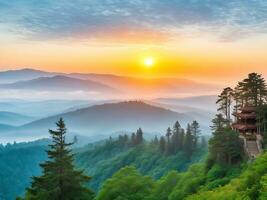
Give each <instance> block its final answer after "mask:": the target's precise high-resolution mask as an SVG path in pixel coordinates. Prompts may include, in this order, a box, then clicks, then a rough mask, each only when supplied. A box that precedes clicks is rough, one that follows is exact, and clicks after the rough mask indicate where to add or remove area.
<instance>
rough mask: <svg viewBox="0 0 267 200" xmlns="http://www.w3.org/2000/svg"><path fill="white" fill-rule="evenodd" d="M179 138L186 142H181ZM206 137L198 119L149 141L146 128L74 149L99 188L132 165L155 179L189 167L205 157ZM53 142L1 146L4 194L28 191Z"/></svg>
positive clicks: (0, 184) (77, 160)
mask: <svg viewBox="0 0 267 200" xmlns="http://www.w3.org/2000/svg"><path fill="white" fill-rule="evenodd" d="M189 127H191V128H192V129H191V128H190V129H189ZM177 138H180V139H181V140H183V141H185V143H177V142H176V141H178V140H177ZM194 141H195V142H197V144H196V143H195V142H194ZM206 141H207V138H205V137H202V136H201V135H200V132H199V125H198V123H197V122H196V121H194V122H193V123H191V124H190V125H188V129H187V130H184V129H183V128H182V127H181V126H180V124H179V123H178V122H176V123H175V125H174V127H173V128H168V129H167V131H166V133H164V134H163V136H162V137H159V138H158V137H155V138H154V139H153V140H151V141H145V139H144V134H143V131H142V130H141V129H138V130H137V131H136V133H133V134H132V135H120V136H119V137H116V138H109V139H108V140H106V141H102V142H97V143H95V144H89V145H87V146H85V147H82V148H77V149H74V153H75V164H76V166H77V168H79V169H84V170H85V172H86V174H88V175H90V176H92V179H91V180H90V182H89V185H88V186H89V187H90V188H92V189H93V190H95V191H96V192H97V191H98V190H99V188H100V187H101V185H102V184H103V182H104V181H106V180H107V179H108V178H110V177H111V176H112V175H113V174H114V173H116V172H117V171H118V170H120V169H121V168H123V167H126V166H128V165H131V166H133V167H135V168H137V169H138V170H139V171H140V172H141V173H142V174H143V175H149V176H151V177H153V178H155V179H159V178H160V177H161V176H163V175H165V174H167V173H168V172H169V171H170V170H177V171H185V170H187V168H188V167H189V166H190V165H191V164H192V163H195V162H199V161H200V160H202V159H203V158H204V157H205V155H206V152H207V142H206ZM49 143H50V141H49V140H40V141H35V142H30V143H18V144H8V145H7V146H1V147H0V174H1V177H5V178H4V179H1V181H0V188H1V190H0V196H1V198H3V199H8V200H9V199H10V200H11V199H12V200H13V199H14V198H15V197H17V196H21V195H23V194H24V192H25V188H26V187H28V186H29V185H30V182H31V177H32V176H38V175H40V174H41V168H40V167H39V164H40V163H42V162H44V161H45V160H46V159H47V155H46V152H45V150H47V149H48V146H47V145H48V144H49ZM188 156H189V157H188Z"/></svg>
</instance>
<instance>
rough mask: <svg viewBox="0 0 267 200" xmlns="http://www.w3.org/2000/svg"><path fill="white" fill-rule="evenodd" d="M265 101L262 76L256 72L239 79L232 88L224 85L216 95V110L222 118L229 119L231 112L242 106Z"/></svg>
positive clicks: (264, 87) (266, 99)
mask: <svg viewBox="0 0 267 200" xmlns="http://www.w3.org/2000/svg"><path fill="white" fill-rule="evenodd" d="M266 101H267V88H266V83H265V80H264V78H263V77H262V76H261V75H260V74H257V73H250V74H248V77H247V78H245V79H243V80H242V81H239V82H238V83H237V85H236V86H235V87H234V88H231V87H226V88H224V89H223V91H222V92H221V94H220V95H219V96H218V100H217V102H216V103H217V104H218V111H219V113H220V114H222V116H223V118H224V119H226V120H227V121H229V122H230V121H231V114H232V111H233V110H234V111H235V112H236V111H238V110H240V109H241V108H243V107H244V106H255V107H258V106H262V105H264V104H266Z"/></svg>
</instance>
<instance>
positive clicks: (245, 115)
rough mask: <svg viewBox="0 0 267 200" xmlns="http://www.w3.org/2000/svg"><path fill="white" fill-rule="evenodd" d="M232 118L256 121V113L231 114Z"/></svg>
mask: <svg viewBox="0 0 267 200" xmlns="http://www.w3.org/2000/svg"><path fill="white" fill-rule="evenodd" d="M233 115H234V116H236V117H240V118H243V119H256V113H255V112H252V113H233Z"/></svg>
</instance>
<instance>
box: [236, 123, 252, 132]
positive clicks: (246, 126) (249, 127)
mask: <svg viewBox="0 0 267 200" xmlns="http://www.w3.org/2000/svg"><path fill="white" fill-rule="evenodd" d="M232 126H233V128H235V129H237V130H241V131H245V130H254V129H255V130H256V129H257V126H256V125H254V124H238V123H234V124H232Z"/></svg>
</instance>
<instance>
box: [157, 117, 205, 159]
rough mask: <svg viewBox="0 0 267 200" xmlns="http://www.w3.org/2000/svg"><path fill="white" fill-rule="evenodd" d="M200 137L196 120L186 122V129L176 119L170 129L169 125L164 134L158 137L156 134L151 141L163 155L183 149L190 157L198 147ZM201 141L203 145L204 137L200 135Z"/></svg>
mask: <svg viewBox="0 0 267 200" xmlns="http://www.w3.org/2000/svg"><path fill="white" fill-rule="evenodd" d="M200 137H201V131H200V126H199V123H198V122H197V121H193V122H192V123H191V124H188V125H187V128H186V131H185V130H184V129H183V128H182V127H181V125H180V123H179V122H178V121H176V122H175V124H174V126H173V128H172V129H171V128H170V127H169V128H168V129H167V131H166V134H165V136H161V137H160V139H158V138H157V136H156V137H155V139H154V140H153V143H154V144H156V145H159V149H160V152H161V153H163V154H165V155H173V154H176V153H177V152H179V151H183V152H184V153H185V154H186V155H187V157H188V158H190V157H191V156H192V154H193V153H194V151H196V149H197V148H198V145H199V139H200ZM201 143H202V144H201V145H202V146H204V145H205V138H204V137H201Z"/></svg>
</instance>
